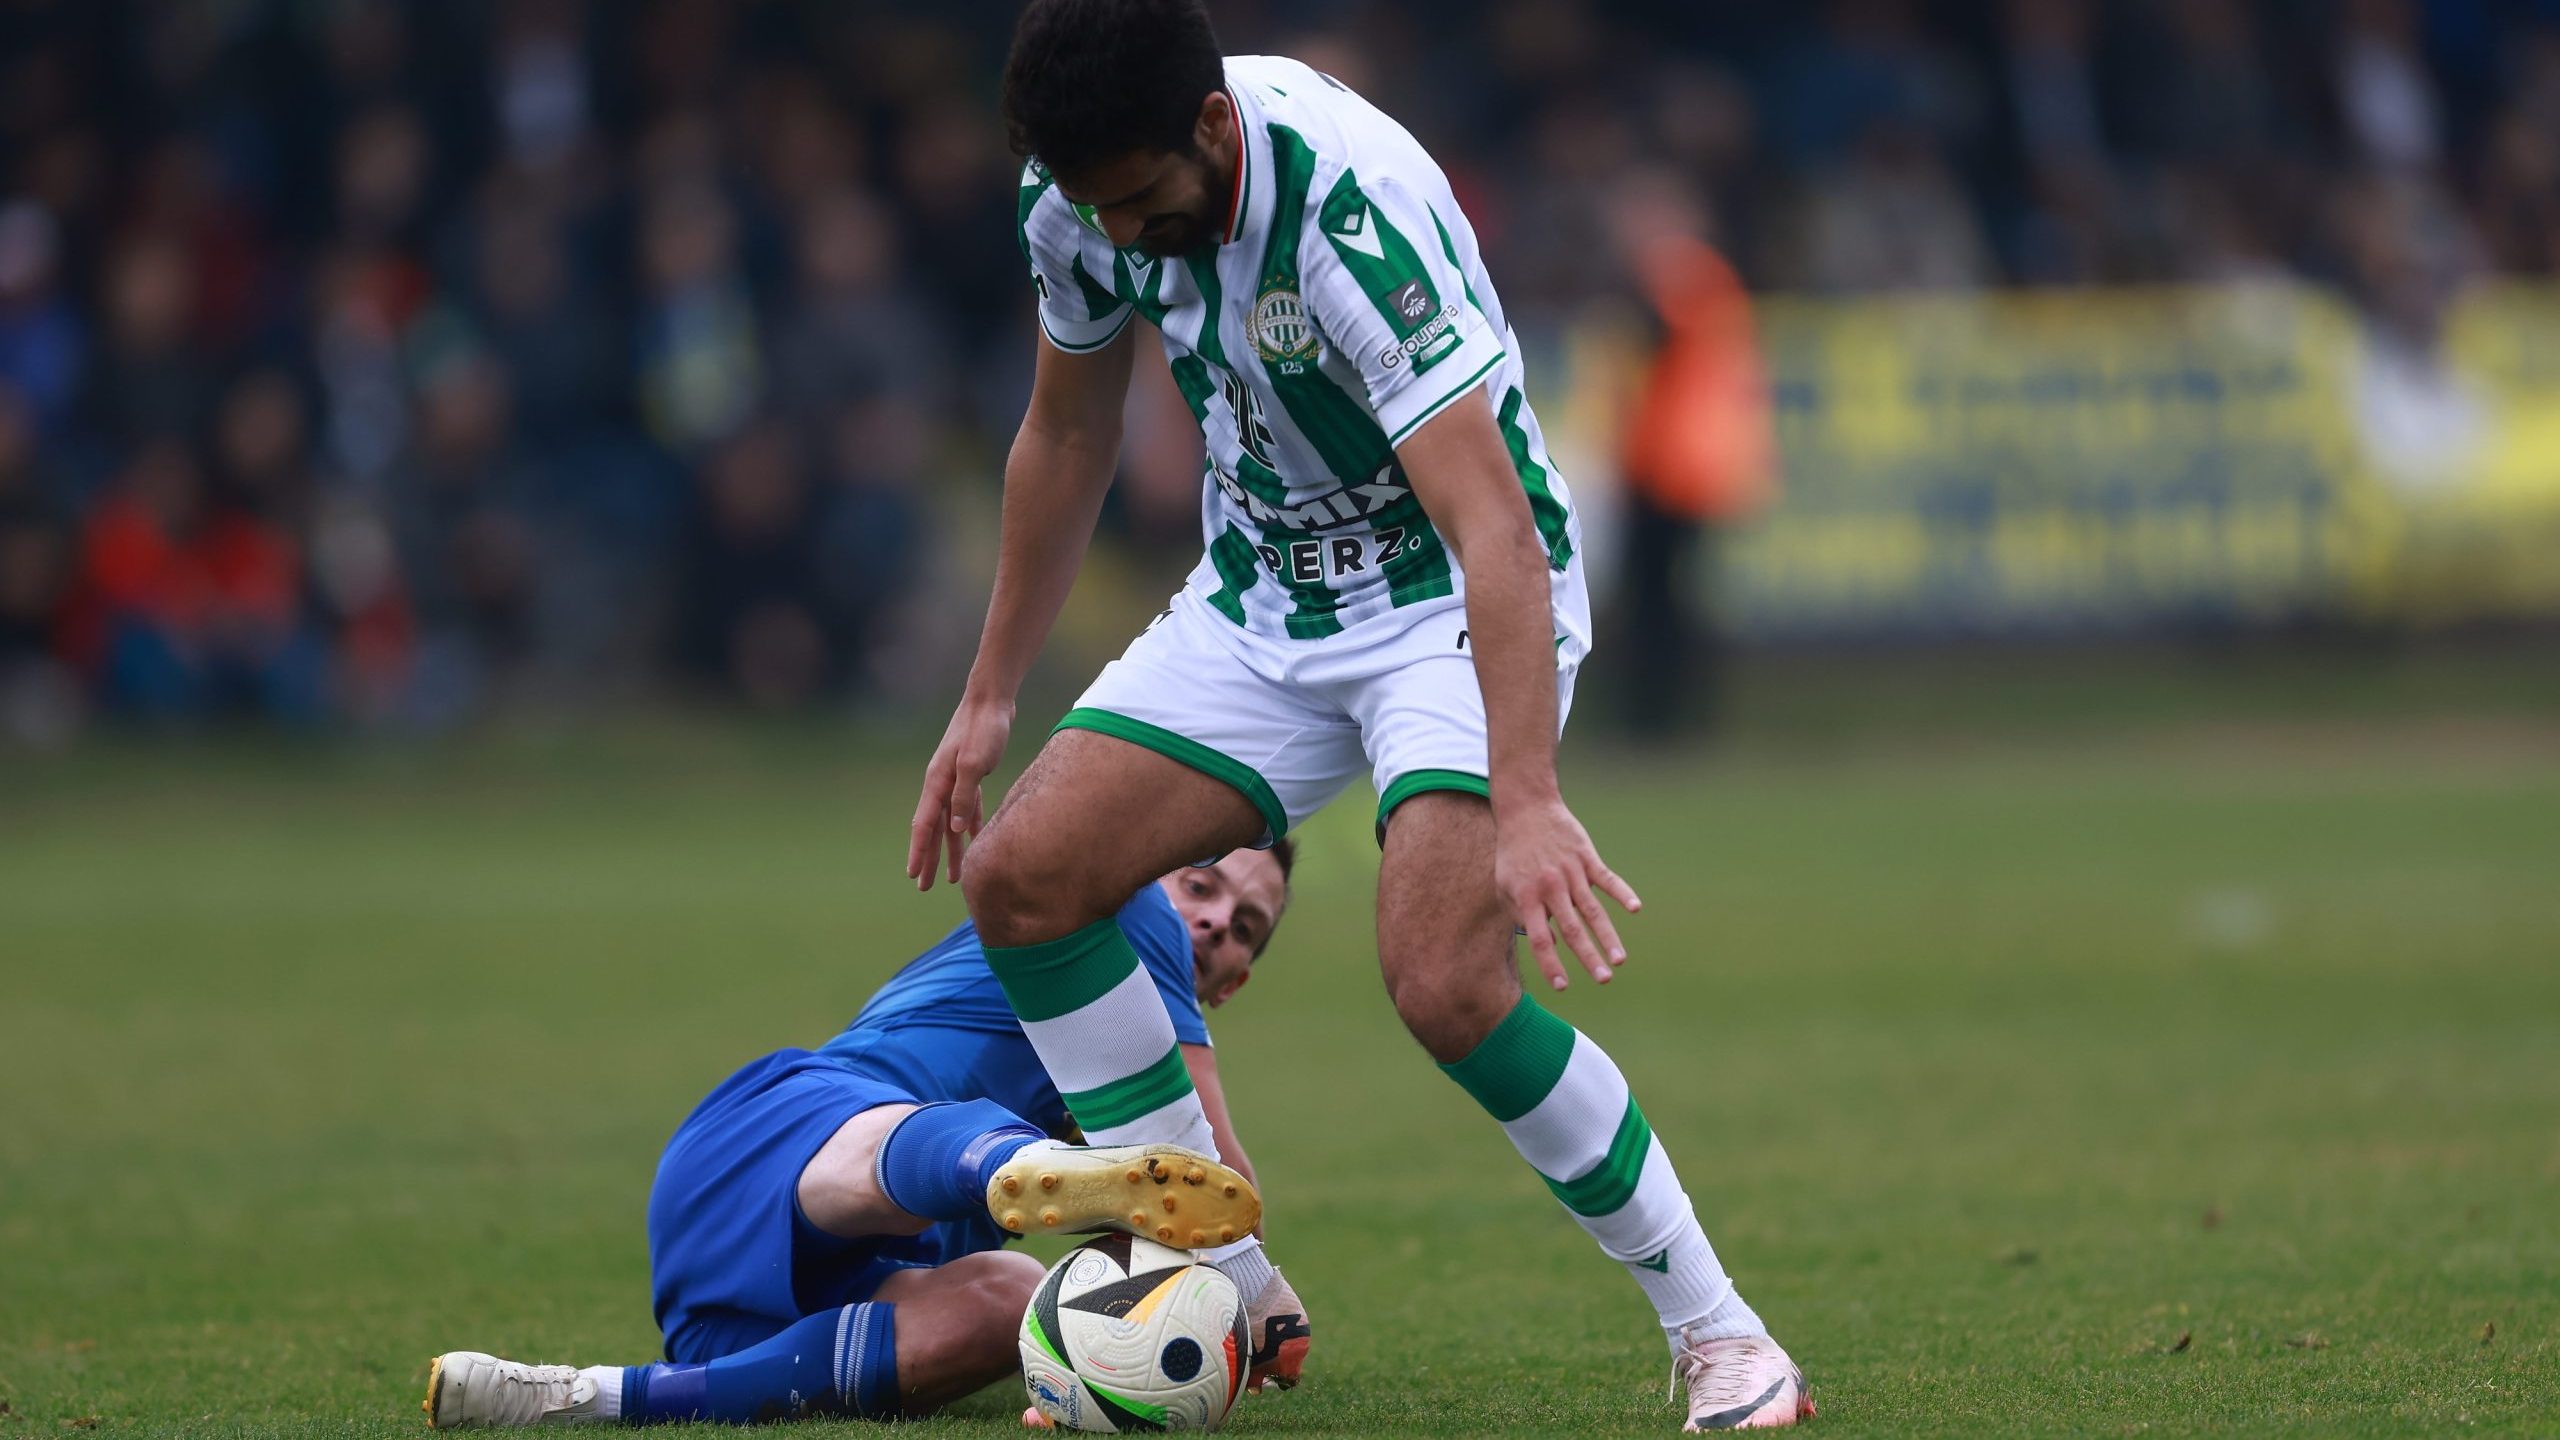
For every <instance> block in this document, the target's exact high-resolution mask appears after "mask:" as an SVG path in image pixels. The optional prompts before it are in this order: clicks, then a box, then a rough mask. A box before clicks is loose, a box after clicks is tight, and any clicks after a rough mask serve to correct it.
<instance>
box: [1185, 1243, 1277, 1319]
mask: <svg viewBox="0 0 2560 1440" xmlns="http://www.w3.org/2000/svg"><path fill="white" fill-rule="evenodd" d="M1199 1253H1200V1258H1201V1259H1202V1260H1203V1261H1205V1262H1207V1263H1208V1264H1210V1265H1212V1266H1214V1267H1216V1269H1217V1271H1218V1273H1220V1274H1222V1275H1224V1276H1226V1277H1227V1278H1228V1279H1230V1280H1233V1281H1234V1282H1236V1293H1237V1294H1238V1295H1240V1296H1242V1297H1243V1298H1244V1303H1246V1304H1247V1305H1250V1304H1252V1303H1253V1302H1254V1301H1256V1300H1259V1299H1261V1298H1262V1292H1263V1291H1264V1290H1266V1289H1269V1288H1270V1285H1271V1281H1272V1279H1273V1278H1274V1277H1275V1276H1277V1275H1278V1274H1279V1273H1280V1272H1279V1271H1278V1270H1277V1269H1274V1268H1273V1267H1272V1264H1271V1257H1270V1256H1268V1255H1265V1254H1264V1253H1263V1252H1262V1240H1261V1238H1260V1237H1259V1236H1254V1235H1247V1236H1246V1237H1244V1238H1243V1239H1241V1240H1238V1241H1236V1242H1235V1243H1234V1244H1232V1245H1221V1246H1219V1247H1218V1248H1217V1249H1215V1250H1203V1251H1201V1252H1199Z"/></svg>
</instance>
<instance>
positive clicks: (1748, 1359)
mask: <svg viewBox="0 0 2560 1440" xmlns="http://www.w3.org/2000/svg"><path fill="white" fill-rule="evenodd" d="M1683 1382H1686V1383H1687V1384H1688V1387H1689V1423H1687V1424H1685V1425H1683V1426H1681V1427H1680V1428H1681V1429H1682V1430H1684V1431H1685V1430H1774V1429H1776V1428H1777V1427H1779V1426H1781V1425H1793V1424H1795V1423H1796V1422H1797V1421H1799V1420H1810V1419H1812V1418H1813V1397H1812V1396H1811V1395H1808V1394H1806V1393H1805V1388H1804V1372H1803V1371H1802V1370H1799V1369H1797V1368H1796V1362H1794V1361H1793V1360H1790V1359H1788V1358H1787V1352H1786V1351H1784V1350H1781V1349H1779V1348H1778V1342H1777V1341H1775V1340H1772V1339H1770V1338H1769V1337H1768V1336H1766V1335H1744V1336H1740V1337H1738V1338H1735V1339H1730V1340H1693V1341H1689V1342H1687V1343H1686V1344H1683V1345H1682V1346H1681V1347H1680V1354H1679V1357H1678V1358H1677V1359H1675V1360H1673V1361H1672V1362H1671V1383H1672V1386H1673V1388H1674V1389H1675V1390H1676V1389H1677V1388H1678V1387H1679V1386H1680V1385H1681V1384H1682V1383H1683Z"/></svg>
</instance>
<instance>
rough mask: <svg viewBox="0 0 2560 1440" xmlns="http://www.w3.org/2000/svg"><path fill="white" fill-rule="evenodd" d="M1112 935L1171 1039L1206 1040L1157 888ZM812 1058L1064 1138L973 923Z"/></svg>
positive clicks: (1172, 914)
mask: <svg viewBox="0 0 2560 1440" xmlns="http://www.w3.org/2000/svg"><path fill="white" fill-rule="evenodd" d="M1120 929H1121V930H1122V932H1123V933H1125V934H1127V935H1128V937H1129V943H1130V945H1131V946H1133V947H1134V948H1135V949H1136V950H1137V952H1138V960H1139V963H1140V964H1142V965H1144V966H1145V967H1146V971H1147V976H1148V978H1149V979H1152V980H1153V981H1155V985H1156V993H1157V994H1159V995H1161V996H1163V997H1164V1008H1165V1010H1166V1011H1167V1012H1168V1013H1170V1014H1171V1015H1172V1016H1173V1033H1174V1038H1176V1039H1178V1040H1180V1041H1182V1042H1183V1043H1185V1044H1189V1045H1206V1044H1208V1043H1209V1026H1208V1023H1207V1022H1206V1021H1204V1020H1203V1019H1202V1018H1201V1016H1200V996H1199V987H1198V982H1197V979H1196V978H1195V975H1194V973H1193V971H1192V968H1191V932H1190V927H1189V926H1187V925H1185V924H1184V923H1183V920H1182V915H1181V912H1179V911H1177V910H1175V909H1174V908H1173V901H1172V900H1171V899H1170V898H1169V897H1167V896H1166V894H1165V893H1164V887H1163V886H1161V885H1149V886H1147V887H1146V888H1145V889H1142V890H1140V891H1139V892H1138V894H1137V896H1136V898H1134V899H1132V900H1131V901H1130V902H1129V903H1128V904H1126V905H1124V906H1122V907H1121V908H1120ZM818 1053H819V1054H820V1055H823V1056H825V1057H827V1058H828V1059H831V1060H834V1061H837V1062H839V1063H841V1064H844V1065H846V1066H848V1067H849V1068H852V1069H855V1070H859V1071H861V1072H862V1073H864V1074H866V1075H876V1076H879V1077H880V1078H882V1079H885V1080H889V1081H892V1082H894V1083H895V1084H897V1085H898V1086H899V1087H900V1088H902V1089H905V1090H907V1091H909V1092H911V1093H912V1094H914V1095H915V1097H916V1098H917V1099H919V1100H981V1099H984V1100H993V1101H995V1102H996V1103H997V1104H999V1105H1002V1106H1003V1107H1005V1108H1006V1109H1008V1110H1010V1111H1012V1112H1013V1113H1014V1114H1016V1115H1019V1116H1021V1117H1022V1118H1023V1119H1025V1120H1028V1121H1030V1122H1031V1123H1032V1124H1034V1125H1037V1126H1039V1127H1040V1128H1041V1129H1043V1130H1045V1131H1047V1132H1049V1133H1050V1134H1052V1135H1057V1136H1062V1137H1063V1136H1065V1135H1066V1134H1068V1133H1069V1126H1070V1123H1071V1122H1070V1121H1069V1120H1068V1118H1067V1105H1066V1102H1065V1101H1064V1100H1061V1099H1059V1098H1058V1087H1057V1086H1055V1085H1052V1084H1050V1083H1049V1072H1048V1071H1046V1070H1044V1069H1042V1068H1041V1066H1040V1057H1039V1055H1037V1054H1036V1053H1034V1052H1033V1051H1032V1048H1031V1041H1030V1038H1029V1037H1027V1036H1025V1035H1024V1034H1023V1033H1022V1023H1021V1022H1020V1021H1018V1020H1016V1019H1015V1018H1014V1016H1013V1007H1012V1006H1010V1005H1008V1004H1006V1003H1005V998H1004V990H1003V989H1002V988H1001V987H1000V986H998V985H997V984H996V976H995V972H994V971H993V970H990V969H988V968H987V951H986V947H985V946H983V945H981V944H979V943H978V931H977V927H975V926H973V925H969V924H966V923H963V924H962V925H961V926H960V927H959V928H957V929H955V930H953V931H952V932H951V933H950V934H948V935H945V936H944V937H942V940H941V942H940V943H938V944H936V945H935V946H934V947H933V948H932V949H930V950H927V951H926V952H924V953H923V954H922V955H919V956H917V957H916V958H915V959H914V960H913V961H911V962H909V963H908V965H907V967H906V968H905V969H903V970H900V971H899V972H898V973H897V974H896V975H894V976H891V977H890V979H889V983H888V984H886V985H883V986H881V987H880V992H879V993H878V994H876V995H874V996H872V997H871V1003H869V1004H867V1005H865V1006H863V1007H862V1013H861V1014H859V1015H856V1016H854V1017H853V1023H852V1024H850V1025H847V1026H846V1027H844V1031H843V1033H841V1034H839V1035H837V1036H836V1037H835V1038H834V1039H833V1040H830V1041H828V1042H827V1043H826V1044H825V1045H823V1046H821V1047H819V1049H818Z"/></svg>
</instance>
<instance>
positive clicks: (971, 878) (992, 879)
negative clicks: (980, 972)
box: [960, 827, 1127, 946]
mask: <svg viewBox="0 0 2560 1440" xmlns="http://www.w3.org/2000/svg"><path fill="white" fill-rule="evenodd" d="M1012 836H1013V832H1012V831H1010V830H1008V829H1005V828H1002V827H999V828H996V829H992V830H989V831H988V832H987V833H986V835H984V836H982V837H980V839H979V841H978V843H977V844H975V845H973V846H971V847H970V848H969V854H968V858H967V859H966V860H964V861H963V862H962V863H961V866H960V894H961V897H962V898H963V899H964V900H966V901H967V902H968V905H969V918H970V919H971V920H972V921H973V922H975V923H976V925H977V927H978V938H979V939H980V940H982V941H984V942H985V943H987V944H989V945H998V946H1003V945H1036V944H1038V943H1040V942H1041V941H1043V940H1055V939H1057V938H1058V937H1059V936H1061V935H1067V934H1071V933H1073V932H1074V931H1076V930H1078V929H1081V928H1082V927H1084V926H1086V925H1089V924H1091V923H1093V921H1095V920H1097V919H1099V918H1101V917H1102V916H1104V915H1108V914H1110V913H1111V912H1112V911H1113V910H1114V909H1116V908H1117V902H1116V901H1113V902H1109V903H1104V902H1102V901H1098V900H1095V899H1093V898H1092V897H1090V896H1088V895H1087V894H1086V893H1085V892H1086V890H1087V889H1088V888H1090V887H1089V886H1088V885H1087V884H1086V883H1085V882H1084V878H1083V876H1081V875H1080V874H1079V873H1078V871H1077V867H1076V866H1074V865H1073V864H1071V863H1069V862H1068V860H1067V858H1066V857H1065V856H1064V855H1063V854H1062V853H1060V852H1059V850H1058V848H1057V847H1056V846H1054V845H1047V844H1043V843H1042V842H1041V841H1039V840H1038V839H1036V838H1032V837H1025V838H1024V839H1022V840H1020V841H1016V840H1015V839H1013V838H1012ZM1120 898H1121V899H1126V898H1127V897H1126V896H1122V897H1120Z"/></svg>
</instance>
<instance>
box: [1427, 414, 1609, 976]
mask: <svg viewBox="0 0 2560 1440" xmlns="http://www.w3.org/2000/svg"><path fill="white" fill-rule="evenodd" d="M1396 458H1397V459H1398V460H1400V461H1402V462H1403V464H1404V469H1405V474H1406V475H1407V477H1408V478H1409V479H1410V480H1411V481H1412V484H1413V493H1414V497H1415V498H1416V499H1418V500H1420V501H1421V502H1422V509H1423V513H1424V514H1426V515H1428V516H1429V517H1430V518H1431V523H1432V526H1433V527H1434V528H1435V529H1437V530H1438V531H1439V532H1440V534H1441V537H1442V538H1443V539H1444V540H1446V541H1447V542H1448V544H1449V548H1450V549H1451V550H1452V551H1454V552H1456V554H1457V557H1458V563H1459V564H1460V565H1461V566H1463V567H1464V568H1465V570H1466V575H1467V601H1466V604H1467V634H1468V649H1469V650H1470V651H1472V652H1473V654H1474V655H1475V662H1476V681H1477V684H1478V686H1479V688H1481V689H1482V690H1483V692H1484V706H1485V728H1486V732H1487V747H1488V749H1489V751H1490V760H1489V769H1490V770H1491V772H1492V773H1491V774H1490V775H1489V776H1488V777H1487V779H1488V780H1490V782H1491V786H1492V790H1493V823H1494V864H1493V873H1494V884H1495V886H1496V887H1497V888H1498V889H1499V890H1500V891H1501V893H1502V896H1503V898H1504V900H1505V901H1507V902H1508V903H1509V904H1510V906H1511V910H1512V913H1513V915H1514V916H1515V917H1516V918H1517V919H1518V920H1519V922H1520V926H1521V928H1522V929H1524V930H1526V931H1528V932H1529V949H1530V950H1531V952H1532V953H1534V954H1535V955H1536V956H1537V960H1538V969H1539V971H1540V972H1541V973H1543V974H1544V975H1545V976H1546V977H1547V983H1548V984H1550V985H1552V986H1553V987H1555V988H1556V989H1558V990H1561V989H1563V988H1564V986H1565V969H1564V963H1563V962H1562V961H1561V960H1559V959H1558V958H1557V956H1556V942H1555V935H1554V930H1562V931H1563V932H1564V939H1565V943H1566V944H1567V945H1568V946H1569V947H1571V949H1572V951H1573V953H1574V956H1575V958H1576V959H1578V960H1580V961H1581V962H1582V966H1583V968H1584V969H1586V970H1588V971H1590V972H1591V978H1592V979H1594V980H1598V981H1603V982H1605V981H1607V980H1608V978H1609V976H1610V974H1611V967H1612V966H1614V965H1616V964H1618V963H1619V962H1621V961H1624V960H1625V959H1626V958H1627V951H1626V947H1625V946H1624V945H1622V944H1621V943H1619V940H1618V931H1617V927H1616V926H1614V925H1612V924H1610V923H1609V915H1608V912H1607V911H1606V910H1604V909H1603V908H1602V907H1601V904H1600V900H1599V896H1600V894H1601V893H1606V894H1608V895H1609V896H1610V897H1612V898H1613V899H1615V900H1616V901H1617V902H1618V903H1619V904H1620V905H1622V906H1624V907H1626V909H1627V910H1629V911H1630V912H1633V911H1635V910H1638V909H1641V908H1642V906H1643V902H1642V901H1640V900H1638V899H1637V898H1636V892H1635V890H1634V888H1633V887H1631V886H1629V885H1628V884H1627V882H1626V881H1624V880H1622V879H1620V878H1618V876H1617V874H1616V872H1614V871H1612V870H1611V869H1610V868H1609V867H1608V865H1607V864H1606V863H1604V862H1603V861H1602V860H1601V858H1600V852H1599V850H1598V849H1597V848H1596V847H1594V846H1593V845H1592V843H1591V836H1590V834H1589V833H1588V832H1586V831H1585V830H1584V829H1583V828H1582V822H1581V821H1579V820H1577V819H1575V818H1574V816H1573V812H1572V811H1571V810H1570V809H1568V808H1566V806H1565V803H1564V793H1563V790H1562V789H1561V787H1560V786H1559V785H1558V784H1557V781H1556V730H1557V728H1558V727H1557V723H1556V659H1555V634H1554V629H1553V625H1554V622H1553V620H1552V618H1551V612H1550V610H1549V598H1548V581H1547V553H1546V549H1545V547H1544V546H1542V545H1541V544H1540V543H1539V542H1538V531H1537V526H1536V524H1535V522H1534V521H1533V520H1532V519H1531V517H1530V514H1529V500H1528V495H1527V493H1526V492H1525V491H1523V490H1522V489H1521V487H1520V476H1519V473H1518V471H1516V470H1515V469H1514V468H1513V467H1512V461H1511V453H1510V450H1509V448H1508V447H1507V446H1506V445H1505V444H1504V443H1503V439H1502V433H1501V431H1500V430H1499V429H1498V428H1497V427H1496V425H1495V423H1494V417H1493V406H1492V404H1491V402H1490V401H1488V400H1487V399H1486V398H1485V394H1484V390H1483V388H1482V387H1481V386H1479V387H1477V388H1476V389H1474V390H1472V391H1470V392H1468V393H1467V394H1465V395H1463V396H1460V397H1459V398H1458V399H1457V400H1456V401H1454V402H1452V403H1450V404H1449V405H1448V406H1447V407H1446V408H1444V409H1442V410H1441V411H1440V413H1439V414H1437V415H1434V416H1432V417H1431V418H1430V419H1429V420H1427V421H1425V422H1423V424H1421V425H1420V426H1418V427H1417V428H1416V429H1415V430H1414V432H1413V433H1412V434H1411V435H1410V436H1408V437H1407V438H1406V439H1405V441H1404V442H1403V443H1402V444H1400V445H1398V446H1397V447H1396ZM1551 926H1552V927H1553V928H1552V929H1551V928H1550V927H1551Z"/></svg>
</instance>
